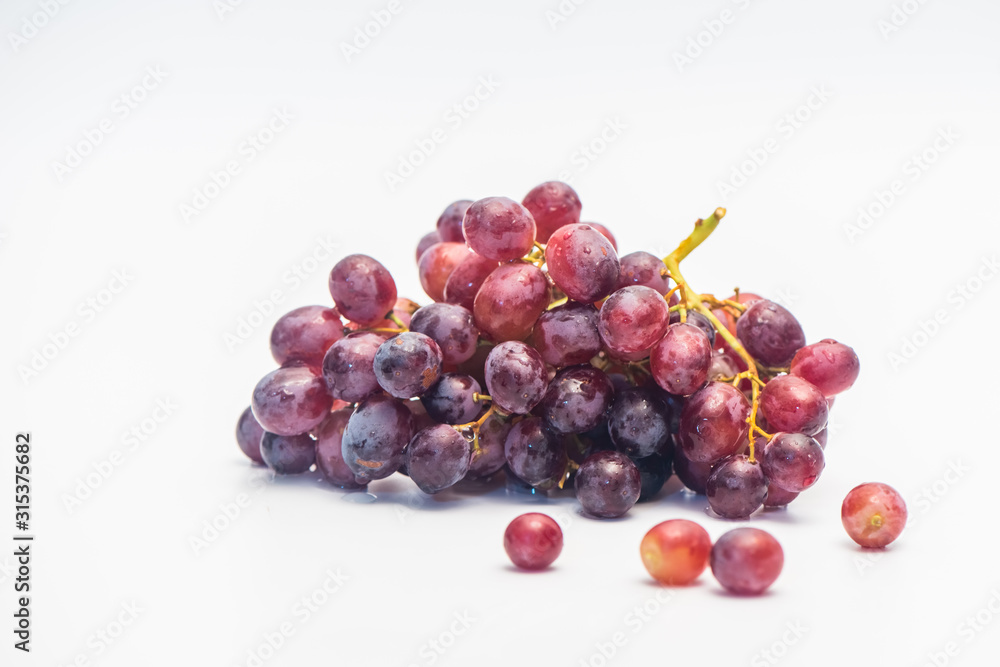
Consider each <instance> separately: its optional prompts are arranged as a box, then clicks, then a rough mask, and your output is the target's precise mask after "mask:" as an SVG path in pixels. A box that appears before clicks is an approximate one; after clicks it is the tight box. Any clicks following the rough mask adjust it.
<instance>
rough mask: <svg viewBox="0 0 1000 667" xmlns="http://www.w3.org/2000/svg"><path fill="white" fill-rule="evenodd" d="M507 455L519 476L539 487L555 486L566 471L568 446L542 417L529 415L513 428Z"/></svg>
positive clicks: (512, 467)
mask: <svg viewBox="0 0 1000 667" xmlns="http://www.w3.org/2000/svg"><path fill="white" fill-rule="evenodd" d="M504 457H505V458H506V459H507V465H509V466H510V469H511V470H512V471H513V472H514V474H515V475H517V477H518V478H520V479H522V480H524V481H525V482H526V483H528V484H530V485H531V486H535V487H547V486H554V485H555V483H557V482H558V481H559V480H560V479H561V478H562V476H563V474H564V473H565V471H566V463H567V458H566V445H565V444H564V443H563V442H562V441H561V440H560V439H558V438H557V437H556V435H555V434H554V433H552V431H550V430H549V428H548V427H547V426H545V423H544V422H543V421H542V420H541V419H540V418H539V417H527V418H525V419H522V420H521V421H519V422H518V423H516V424H514V426H513V427H511V429H510V431H509V432H508V433H507V438H506V440H505V441H504Z"/></svg>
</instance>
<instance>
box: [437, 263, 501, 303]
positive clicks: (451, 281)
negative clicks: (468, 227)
mask: <svg viewBox="0 0 1000 667" xmlns="http://www.w3.org/2000/svg"><path fill="white" fill-rule="evenodd" d="M498 266H499V264H498V263H497V262H496V261H495V260H492V259H486V258H485V257H480V256H479V255H477V254H476V253H474V252H470V253H469V256H468V257H466V258H465V259H463V260H462V262H461V263H460V264H459V265H458V266H456V267H455V270H454V271H452V272H451V275H450V276H448V280H447V281H446V282H445V284H444V301H445V303H453V304H455V305H457V306H462V307H463V308H465V309H466V310H468V311H469V312H472V309H473V308H474V307H475V303H476V294H477V293H478V292H479V288H480V287H482V286H483V283H484V282H486V278H487V277H488V276H489V275H490V274H491V273H493V271H495V270H496V268H497V267H498Z"/></svg>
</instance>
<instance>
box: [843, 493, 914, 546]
mask: <svg viewBox="0 0 1000 667" xmlns="http://www.w3.org/2000/svg"><path fill="white" fill-rule="evenodd" d="M840 517H841V520H842V521H843V522H844V529H845V530H846V531H847V534H848V535H850V536H851V539H852V540H854V541H855V542H857V543H858V544H860V545H861V546H863V547H868V548H875V549H879V548H882V547H884V546H887V545H888V544H890V543H891V542H893V541H895V540H896V538H897V537H899V534H900V533H902V532H903V528H905V527H906V517H907V512H906V503H905V502H904V501H903V497H902V496H900V495H899V492H898V491H896V489H894V488H892V487H891V486H889V485H888V484H881V483H879V482H869V483H867V484H861V485H860V486H856V487H854V488H853V489H851V492H850V493H848V494H847V497H846V498H844V504H843V505H842V506H841V508H840Z"/></svg>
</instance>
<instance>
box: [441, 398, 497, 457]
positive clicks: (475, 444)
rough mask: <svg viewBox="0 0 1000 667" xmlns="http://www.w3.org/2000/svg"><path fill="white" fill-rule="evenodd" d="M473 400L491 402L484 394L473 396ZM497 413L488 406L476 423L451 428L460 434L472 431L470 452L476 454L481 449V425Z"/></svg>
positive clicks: (494, 408)
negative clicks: (467, 430) (468, 430)
mask: <svg viewBox="0 0 1000 667" xmlns="http://www.w3.org/2000/svg"><path fill="white" fill-rule="evenodd" d="M473 398H474V399H475V401H476V402H477V403H478V402H479V401H480V400H486V399H489V400H490V401H492V400H493V399H492V398H490V397H489V396H487V395H486V394H480V393H476V394H474V395H473ZM497 412H498V411H497V409H496V407H495V406H493V405H490V409H489V410H487V411H486V412H484V413H483V416H482V417H480V418H479V419H477V420H476V421H474V422H468V423H467V424H455V425H453V426H452V428H453V429H455V430H456V431H458V432H459V433H462V432H463V431H465V430H466V429H472V451H473V453H478V452H479V451H480V450H481V449H482V447H481V446H480V445H479V429H480V428H481V427H482V425H483V424H485V423H486V420H487V419H489V418H490V417H492V416H493V415H494V414H495V413H497ZM466 437H468V436H466Z"/></svg>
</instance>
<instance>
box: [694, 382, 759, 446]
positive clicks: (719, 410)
mask: <svg viewBox="0 0 1000 667" xmlns="http://www.w3.org/2000/svg"><path fill="white" fill-rule="evenodd" d="M749 416H750V401H748V400H747V398H746V396H744V395H743V392H741V391H740V390H739V389H737V388H735V387H733V386H732V385H730V384H726V383H722V382H709V383H708V385H706V386H705V387H704V388H703V389H700V390H698V391H697V392H695V393H694V394H692V395H691V397H690V398H689V399H688V400H687V401H686V402H685V404H684V409H683V410H682V411H681V421H680V431H679V436H680V443H681V449H682V450H683V452H684V455H685V456H687V458H688V459H690V460H691V461H697V462H699V463H714V462H715V461H718V460H719V459H721V458H723V457H726V456H730V455H732V454H735V453H737V452H738V451H739V449H740V448H741V447H742V446H743V443H744V441H745V440H746V437H747V431H749V430H750V426H749V424H748V423H747V418H748V417H749Z"/></svg>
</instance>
